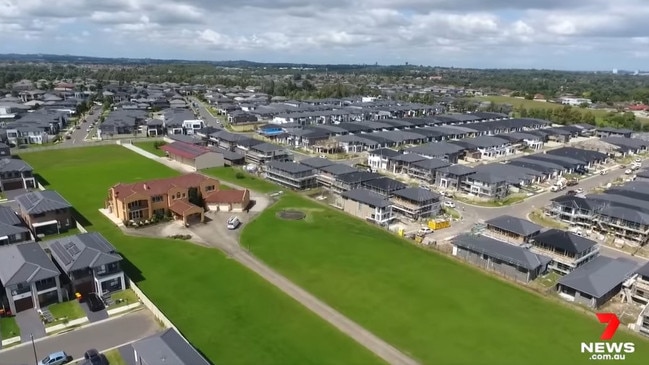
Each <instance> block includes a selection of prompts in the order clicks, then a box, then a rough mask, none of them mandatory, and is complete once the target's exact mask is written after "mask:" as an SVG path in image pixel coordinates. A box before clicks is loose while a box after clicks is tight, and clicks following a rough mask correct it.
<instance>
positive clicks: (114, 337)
mask: <svg viewBox="0 0 649 365" xmlns="http://www.w3.org/2000/svg"><path fill="white" fill-rule="evenodd" d="M160 330H161V329H160V326H159V325H158V323H157V322H156V321H155V319H154V318H153V316H152V315H151V313H150V312H149V311H148V310H139V311H137V312H133V313H129V314H126V315H124V316H121V317H117V318H114V319H110V320H107V321H104V322H99V323H96V324H92V325H88V326H86V327H82V328H79V329H77V330H73V331H71V332H68V333H64V334H61V335H54V336H50V337H45V338H42V339H40V340H38V341H36V342H35V347H36V354H37V356H38V359H39V360H40V359H42V358H44V357H45V356H46V355H48V354H50V353H52V352H56V351H65V352H66V353H67V354H68V355H70V356H72V357H73V358H74V359H78V358H81V357H83V353H84V352H85V351H86V350H88V349H91V348H96V349H97V350H99V351H104V350H106V349H110V348H114V347H117V346H120V345H122V344H125V343H130V342H133V341H136V340H139V339H141V338H143V337H146V336H150V335H153V334H155V333H156V332H158V331H160ZM0 364H2V365H23V364H29V365H33V364H34V350H33V348H32V346H31V343H29V342H28V343H24V344H20V345H17V346H14V347H11V348H8V349H6V350H3V351H0Z"/></svg>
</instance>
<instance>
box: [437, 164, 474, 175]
mask: <svg viewBox="0 0 649 365" xmlns="http://www.w3.org/2000/svg"><path fill="white" fill-rule="evenodd" d="M437 171H440V172H443V173H447V174H451V175H456V176H464V175H469V174H472V173H474V172H475V169H474V168H473V167H470V166H464V165H451V166H448V167H442V168H441V169H439V170H437Z"/></svg>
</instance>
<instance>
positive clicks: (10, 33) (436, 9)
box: [0, 0, 649, 70]
mask: <svg viewBox="0 0 649 365" xmlns="http://www.w3.org/2000/svg"><path fill="white" fill-rule="evenodd" d="M0 53H54V54H73V55H84V56H106V57H131V58H142V57H150V58H177V59H192V60H236V59H246V60H252V61H260V62H300V63H301V62H305V63H367V64H373V63H375V62H378V63H379V64H404V63H405V62H409V63H410V64H423V65H441V66H455V67H480V68H485V67H496V68H510V67H516V68H532V67H533V68H552V69H576V70H611V69H614V68H618V69H629V70H636V69H649V0H616V1H610V0H319V1H315V0H87V1H84V0H0Z"/></svg>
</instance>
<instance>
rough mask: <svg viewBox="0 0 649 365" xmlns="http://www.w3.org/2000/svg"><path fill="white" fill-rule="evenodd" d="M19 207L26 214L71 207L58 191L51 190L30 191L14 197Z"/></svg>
mask: <svg viewBox="0 0 649 365" xmlns="http://www.w3.org/2000/svg"><path fill="white" fill-rule="evenodd" d="M16 202H17V203H18V205H19V206H20V209H21V210H23V211H24V212H26V213H27V214H38V213H47V212H51V211H53V210H56V209H66V208H72V204H70V203H68V201H67V200H65V198H63V197H62V196H61V195H60V194H59V193H57V192H56V191H53V190H43V191H32V192H29V193H26V194H22V195H19V196H17V197H16Z"/></svg>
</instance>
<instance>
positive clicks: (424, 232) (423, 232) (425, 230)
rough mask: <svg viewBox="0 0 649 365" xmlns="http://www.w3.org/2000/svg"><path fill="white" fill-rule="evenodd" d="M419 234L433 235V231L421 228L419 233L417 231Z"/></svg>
mask: <svg viewBox="0 0 649 365" xmlns="http://www.w3.org/2000/svg"><path fill="white" fill-rule="evenodd" d="M417 233H419V234H429V233H433V230H432V229H430V228H429V227H421V228H419V231H417Z"/></svg>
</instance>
